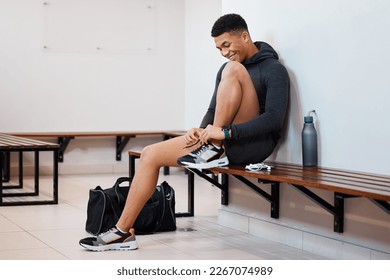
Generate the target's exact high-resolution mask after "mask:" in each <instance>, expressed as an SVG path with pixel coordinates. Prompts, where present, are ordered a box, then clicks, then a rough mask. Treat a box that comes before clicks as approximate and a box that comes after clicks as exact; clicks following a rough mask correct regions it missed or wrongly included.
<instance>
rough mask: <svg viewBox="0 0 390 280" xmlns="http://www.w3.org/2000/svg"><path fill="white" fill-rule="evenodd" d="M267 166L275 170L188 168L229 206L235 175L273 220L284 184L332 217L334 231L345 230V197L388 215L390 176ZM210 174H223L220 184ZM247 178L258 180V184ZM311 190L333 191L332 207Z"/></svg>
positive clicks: (389, 207)
mask: <svg viewBox="0 0 390 280" xmlns="http://www.w3.org/2000/svg"><path fill="white" fill-rule="evenodd" d="M267 164H268V165H271V166H273V167H274V168H273V169H272V170H271V171H247V170H245V166H228V167H219V168H212V169H210V170H202V171H200V170H197V169H191V171H192V172H193V173H195V174H197V175H199V176H200V177H202V178H204V179H206V180H207V181H209V182H210V183H212V184H213V185H215V186H217V187H219V188H220V189H221V191H222V204H224V205H227V204H228V186H229V181H228V175H231V176H234V177H235V178H237V179H238V180H239V181H241V182H242V183H243V184H244V185H246V186H248V187H249V188H251V189H252V190H253V191H255V192H256V193H257V194H258V195H260V196H261V197H263V198H264V199H265V200H267V201H268V202H269V203H270V206H271V207H270V208H271V210H270V212H271V217H273V218H279V193H280V183H287V184H288V185H290V186H292V187H294V188H296V189H297V190H298V191H299V192H301V193H302V194H304V195H305V196H307V197H308V198H309V199H311V200H312V201H313V202H315V203H316V204H318V205H319V206H321V207H322V208H323V209H325V210H326V211H328V212H329V213H331V214H332V215H333V217H334V224H333V230H334V231H335V232H343V230H344V203H345V202H344V200H345V199H346V198H353V197H364V198H367V199H369V200H371V201H372V202H374V203H375V204H376V205H377V206H379V207H380V208H381V209H382V210H384V211H385V212H386V213H388V214H390V204H389V201H390V176H386V175H380V174H372V173H364V172H356V171H350V170H341V169H333V168H324V167H303V166H302V165H298V164H291V163H278V162H267ZM209 172H212V173H213V174H222V182H219V181H218V180H216V179H215V178H213V177H210V176H209V175H208V174H207V173H209ZM247 178H254V179H257V180H258V182H259V183H260V185H257V184H255V183H253V182H252V181H250V180H248V179H247ZM261 184H271V189H270V191H269V192H267V191H265V190H263V189H262V187H261ZM311 189H322V190H327V191H331V192H333V197H334V201H333V204H331V203H328V202H327V201H326V200H325V199H323V198H321V197H320V196H319V195H317V194H315V193H314V192H313V191H312V190H311Z"/></svg>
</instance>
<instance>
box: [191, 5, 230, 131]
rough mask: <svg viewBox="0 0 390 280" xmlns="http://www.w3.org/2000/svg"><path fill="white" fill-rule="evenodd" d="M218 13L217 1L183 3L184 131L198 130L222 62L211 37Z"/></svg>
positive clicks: (219, 7)
mask: <svg viewBox="0 0 390 280" xmlns="http://www.w3.org/2000/svg"><path fill="white" fill-rule="evenodd" d="M221 10H222V5H221V0H212V1H210V0H199V1H196V0H186V36H185V41H186V55H185V57H186V63H185V65H186V66H185V74H186V80H185V89H186V90H185V96H186V98H185V115H184V116H185V129H190V128H192V127H198V126H199V124H200V122H201V121H202V118H203V116H204V114H205V113H206V110H207V108H208V105H209V102H210V99H211V96H212V94H213V92H214V86H215V78H216V74H217V71H218V69H219V67H220V66H221V64H222V63H223V62H224V58H223V57H222V56H221V55H220V54H219V51H218V50H217V49H216V48H215V44H214V39H213V38H212V37H211V27H212V26H213V24H214V21H215V20H216V19H217V18H218V17H220V16H221Z"/></svg>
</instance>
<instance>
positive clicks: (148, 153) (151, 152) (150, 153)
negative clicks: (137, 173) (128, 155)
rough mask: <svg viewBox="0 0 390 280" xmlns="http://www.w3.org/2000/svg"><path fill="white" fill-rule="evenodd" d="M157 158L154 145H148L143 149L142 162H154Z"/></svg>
mask: <svg viewBox="0 0 390 280" xmlns="http://www.w3.org/2000/svg"><path fill="white" fill-rule="evenodd" d="M155 157H156V152H155V148H154V147H153V145H148V146H146V147H144V148H143V149H142V151H141V157H140V160H142V161H153V160H154V159H155Z"/></svg>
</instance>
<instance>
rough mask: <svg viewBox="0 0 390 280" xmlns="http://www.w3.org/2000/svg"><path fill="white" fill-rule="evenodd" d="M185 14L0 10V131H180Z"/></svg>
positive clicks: (175, 9) (71, 6) (80, 7)
mask: <svg viewBox="0 0 390 280" xmlns="http://www.w3.org/2000/svg"><path fill="white" fill-rule="evenodd" d="M44 2H46V3H48V4H47V5H44V4H43V3H44ZM140 3H141V4H140ZM184 6H185V3H184V2H183V1H181V0H147V1H146V0H145V1H143V2H139V1H136V0H82V1H79V0H69V1H67V0H49V1H41V0H14V1H6V0H1V1H0V42H1V43H0V61H1V63H0V100H1V101H0V102H1V110H0V131H3V132H11V131H115V130H164V129H182V128H183V126H184V120H183V115H184V106H183V104H184V100H185V95H184V90H185V88H184V77H185V75H184V60H185V57H184V53H185V44H184V31H185V30H184V27H185V22H184V18H185V13H184ZM134 9H136V10H134ZM44 46H46V47H47V48H44ZM98 47H99V50H98V49H97V48H98ZM149 47H150V50H149V49H147V48H149Z"/></svg>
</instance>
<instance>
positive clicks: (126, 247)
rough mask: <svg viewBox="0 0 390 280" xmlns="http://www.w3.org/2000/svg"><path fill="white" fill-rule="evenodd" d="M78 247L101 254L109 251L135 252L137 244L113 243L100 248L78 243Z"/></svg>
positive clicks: (133, 242) (132, 242)
mask: <svg viewBox="0 0 390 280" xmlns="http://www.w3.org/2000/svg"><path fill="white" fill-rule="evenodd" d="M80 245H81V246H82V247H84V248H86V249H88V250H91V251H95V252H102V251H109V250H117V251H130V250H136V249H137V248H138V244H137V242H136V241H131V242H126V243H114V244H108V245H101V246H92V245H88V244H83V243H80Z"/></svg>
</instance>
